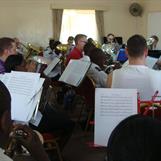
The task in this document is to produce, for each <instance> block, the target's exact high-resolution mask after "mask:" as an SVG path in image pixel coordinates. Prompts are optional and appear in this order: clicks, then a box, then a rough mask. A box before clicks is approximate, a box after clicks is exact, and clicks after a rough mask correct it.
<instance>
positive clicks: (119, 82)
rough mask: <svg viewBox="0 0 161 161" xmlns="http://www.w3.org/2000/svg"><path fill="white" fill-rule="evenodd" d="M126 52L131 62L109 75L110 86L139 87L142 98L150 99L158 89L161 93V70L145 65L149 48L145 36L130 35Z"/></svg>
mask: <svg viewBox="0 0 161 161" xmlns="http://www.w3.org/2000/svg"><path fill="white" fill-rule="evenodd" d="M126 53H127V56H128V59H129V64H128V65H127V66H124V67H122V68H121V69H118V70H115V71H114V72H113V73H112V74H111V75H110V76H109V79H108V87H112V88H132V89H137V90H138V92H139V95H140V98H141V100H150V99H151V98H152V96H153V95H154V93H155V91H157V90H158V91H159V94H161V71H155V70H153V69H150V68H148V67H147V66H146V65H145V62H146V57H147V55H148V48H147V44H146V40H145V39H144V37H142V36H141V35H133V36H132V37H130V38H129V40H128V41H127V48H126Z"/></svg>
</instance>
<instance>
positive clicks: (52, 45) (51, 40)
mask: <svg viewBox="0 0 161 161" xmlns="http://www.w3.org/2000/svg"><path fill="white" fill-rule="evenodd" d="M54 43H55V40H54V39H50V40H49V47H50V48H51V50H53V49H54Z"/></svg>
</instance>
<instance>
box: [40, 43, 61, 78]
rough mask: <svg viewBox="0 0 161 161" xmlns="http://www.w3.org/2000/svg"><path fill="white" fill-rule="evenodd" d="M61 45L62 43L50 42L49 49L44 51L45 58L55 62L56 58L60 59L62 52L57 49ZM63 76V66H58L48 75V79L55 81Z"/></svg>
mask: <svg viewBox="0 0 161 161" xmlns="http://www.w3.org/2000/svg"><path fill="white" fill-rule="evenodd" d="M59 44H61V42H60V41H54V40H50V42H49V47H48V48H47V49H46V50H45V51H44V53H43V56H44V57H45V58H47V59H49V60H51V61H52V60H54V58H56V57H58V58H60V57H61V56H62V54H61V51H60V50H58V49H57V45H59ZM60 75H61V65H60V64H58V65H57V66H56V67H55V68H54V69H53V70H52V71H51V72H50V73H49V74H48V75H47V77H48V78H52V79H53V80H58V79H59V77H60Z"/></svg>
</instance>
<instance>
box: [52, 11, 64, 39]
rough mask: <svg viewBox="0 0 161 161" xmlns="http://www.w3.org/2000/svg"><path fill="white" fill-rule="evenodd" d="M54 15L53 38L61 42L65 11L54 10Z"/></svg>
mask: <svg viewBox="0 0 161 161" xmlns="http://www.w3.org/2000/svg"><path fill="white" fill-rule="evenodd" d="M52 15H53V38H54V39H55V40H59V38H60V32H61V25H62V16H63V9H53V10H52Z"/></svg>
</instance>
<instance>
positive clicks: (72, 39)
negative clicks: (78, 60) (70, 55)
mask: <svg viewBox="0 0 161 161" xmlns="http://www.w3.org/2000/svg"><path fill="white" fill-rule="evenodd" d="M73 42H74V37H73V36H69V37H68V40H67V43H68V44H69V45H72V44H73Z"/></svg>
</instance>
